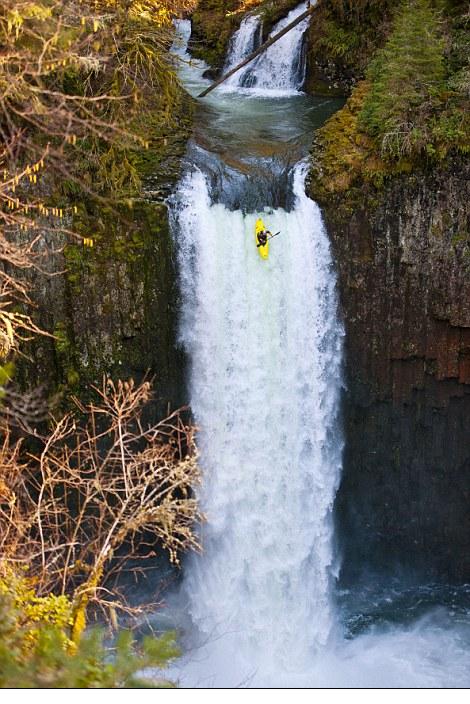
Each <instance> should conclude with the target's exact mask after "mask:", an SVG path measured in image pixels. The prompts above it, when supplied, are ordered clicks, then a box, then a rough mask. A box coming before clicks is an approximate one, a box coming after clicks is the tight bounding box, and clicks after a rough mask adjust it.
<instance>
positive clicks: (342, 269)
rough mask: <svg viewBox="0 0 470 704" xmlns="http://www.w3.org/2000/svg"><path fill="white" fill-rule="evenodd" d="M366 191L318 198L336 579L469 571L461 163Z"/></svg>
mask: <svg viewBox="0 0 470 704" xmlns="http://www.w3.org/2000/svg"><path fill="white" fill-rule="evenodd" d="M313 195H314V196H315V194H313ZM364 200H366V199H364ZM368 202H369V205H368V206H367V207H364V208H363V209H353V212H352V213H350V214H349V215H347V214H346V213H345V212H344V211H342V214H341V211H340V210H338V208H337V205H338V204H337V203H336V204H332V203H323V204H322V205H323V208H324V214H325V218H326V221H327V226H328V230H329V232H330V235H331V237H332V243H333V248H334V251H335V256H336V262H337V266H338V271H339V285H340V292H341V300H342V308H343V314H344V318H345V325H346V331H347V339H346V365H347V366H346V373H347V391H346V394H345V411H344V422H345V433H346V452H345V463H344V475H343V481H342V485H341V488H340V491H339V495H338V499H337V521H338V524H339V534H340V536H341V541H342V547H343V578H344V579H345V580H346V581H348V580H350V579H353V578H354V577H355V576H357V574H358V572H359V571H361V570H362V569H364V568H367V567H373V568H377V569H380V570H381V571H382V570H384V569H385V570H390V571H391V572H392V573H393V571H394V570H396V568H397V565H402V566H405V567H407V568H410V569H412V570H415V571H417V572H419V573H420V574H422V573H424V574H425V576H426V577H428V578H429V579H439V578H442V579H450V580H468V579H469V578H470V239H469V227H468V226H469V222H468V216H469V206H468V204H469V202H470V187H469V181H468V166H467V169H465V168H464V166H463V165H462V164H461V163H454V165H453V167H451V168H449V169H448V170H440V171H438V170H436V171H435V172H434V173H433V174H431V175H412V176H408V177H404V178H402V179H395V180H394V181H393V182H392V183H391V185H390V186H388V187H387V188H386V189H384V191H383V192H382V193H381V194H380V195H379V197H378V198H377V199H376V202H375V203H371V200H370V199H369V201H368Z"/></svg>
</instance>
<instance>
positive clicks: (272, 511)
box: [160, 4, 470, 687]
mask: <svg viewBox="0 0 470 704" xmlns="http://www.w3.org/2000/svg"><path fill="white" fill-rule="evenodd" d="M304 9H305V4H302V5H300V6H299V7H298V8H297V9H296V10H294V11H293V12H292V13H290V16H289V17H288V18H287V19H285V20H283V21H281V23H280V24H279V25H278V26H277V27H276V28H275V29H274V31H279V29H281V28H282V27H283V26H285V23H287V22H289V21H291V20H292V19H293V18H294V17H295V16H296V15H298V14H299V13H300V12H302V11H303V10H304ZM308 21H309V20H306V21H304V22H303V23H302V24H301V25H299V27H298V28H297V29H296V30H295V31H294V32H292V33H289V34H288V35H286V37H284V39H283V40H281V41H280V42H279V43H278V44H276V45H274V46H273V47H271V49H270V50H269V51H268V52H267V53H266V54H265V55H262V56H261V57H260V58H259V59H258V60H257V61H255V62H254V63H253V64H252V65H250V66H249V67H248V68H247V69H245V70H244V71H243V72H240V73H239V74H236V75H235V76H234V77H233V78H232V79H231V80H230V82H229V83H228V84H227V85H225V86H223V87H221V88H219V89H217V90H216V91H214V92H212V93H211V94H210V96H209V97H208V98H206V99H204V101H199V104H198V109H197V114H196V128H195V133H194V137H193V139H192V140H191V143H190V145H189V147H188V153H187V164H186V169H185V173H184V176H183V178H182V180H181V182H180V184H179V186H178V188H177V190H176V192H175V194H174V195H173V196H172V198H171V200H170V210H171V217H172V227H173V233H174V237H175V247H176V251H177V256H178V264H179V277H180V290H181V300H182V305H181V317H180V342H181V344H182V345H183V346H184V348H185V349H186V352H187V355H188V359H189V365H190V371H189V379H188V386H189V389H190V397H191V399H190V400H191V407H192V410H193V414H194V418H195V421H196V424H197V425H198V427H199V428H200V430H199V433H198V446H199V450H200V455H201V467H202V469H203V475H204V479H203V485H202V488H201V489H200V490H199V499H200V502H201V504H202V508H203V510H204V512H205V514H206V516H207V522H206V523H205V525H204V526H203V527H202V529H201V541H202V545H203V553H202V555H195V556H190V557H189V558H188V559H187V560H186V562H185V565H184V577H183V580H182V585H181V587H180V588H179V589H178V590H177V592H175V593H173V594H169V595H168V598H167V609H166V611H165V612H164V613H163V615H161V616H160V623H162V624H163V623H166V622H167V621H169V622H171V623H172V624H173V625H174V626H176V628H177V629H178V630H179V632H180V635H181V643H182V648H183V650H184V653H185V654H184V656H183V658H182V659H181V660H180V661H179V662H178V663H177V664H176V665H175V667H173V668H172V669H171V671H170V672H169V676H170V677H173V678H174V679H176V680H178V681H179V682H180V684H181V685H182V686H201V687H202V686H224V687H231V686H232V687H234V686H264V687H274V686H281V687H289V686H307V687H315V686H327V687H328V686H343V687H353V686H408V687H409V686H457V685H467V686H468V685H469V684H470V673H469V668H468V664H469V652H470V629H469V623H468V610H466V609H465V608H463V607H461V604H462V603H465V600H467V603H468V591H465V590H464V591H463V592H461V593H460V592H459V593H457V592H456V593H455V598H453V600H452V599H451V603H447V604H446V605H445V606H442V599H441V600H439V599H437V601H436V600H435V599H434V597H433V598H431V599H430V602H429V600H428V602H429V603H428V604H427V608H425V609H424V610H420V609H419V608H415V606H416V604H417V602H418V603H422V594H421V599H418V596H417V594H418V592H417V591H416V590H413V589H411V590H409V591H408V592H407V595H408V596H407V597H406V596H405V597H404V596H403V595H404V592H403V590H398V591H397V590H396V589H395V587H394V585H386V587H383V585H382V586H381V587H380V589H379V587H378V586H377V587H376V588H375V589H374V588H373V585H368V588H369V591H368V588H366V587H364V588H361V589H357V590H356V591H354V592H350V591H343V592H341V591H340V590H339V589H338V586H337V577H338V571H339V565H340V559H341V555H340V551H339V550H338V547H337V544H338V542H339V541H338V540H337V536H336V535H335V528H334V513H333V512H334V500H335V494H336V491H337V488H338V486H339V482H340V479H341V464H342V452H343V437H342V429H341V393H342V387H343V377H342V364H343V355H344V349H343V347H344V344H343V343H344V332H343V326H342V323H341V316H340V311H339V306H338V299H337V290H336V275H335V266H334V262H333V260H332V254H331V250H330V244H329V240H328V234H327V232H326V231H325V227H324V225H323V221H322V217H321V212H320V210H319V208H318V206H317V205H316V204H315V203H314V202H313V201H312V200H310V199H309V198H308V197H307V195H306V193H305V185H304V184H305V178H306V175H307V157H308V152H309V149H310V146H311V141H312V135H313V133H314V131H315V129H317V128H318V127H319V126H321V125H322V124H323V123H324V121H325V120H326V119H327V118H328V117H329V116H330V115H331V114H333V112H334V111H335V110H337V109H338V108H339V107H340V105H341V104H342V102H341V101H340V100H338V99H325V98H314V97H311V96H307V95H304V94H303V93H302V92H301V90H300V89H301V87H302V82H303V80H304V77H305V64H304V57H303V42H302V39H303V34H304V32H305V30H306V28H307V25H308ZM179 32H180V34H181V45H180V46H179V47H178V48H177V49H176V52H177V53H178V55H179V57H180V59H181V66H180V73H181V77H182V80H183V82H184V84H185V86H186V88H187V90H188V91H189V92H190V93H191V94H192V95H193V96H197V95H198V93H199V92H200V91H201V90H202V89H203V88H204V87H206V86H207V85H208V82H207V81H206V80H205V79H204V78H203V73H204V68H205V67H204V65H203V64H201V63H200V62H197V61H193V60H191V58H190V56H189V55H188V54H187V50H186V43H187V40H188V38H189V33H190V23H189V22H187V21H183V22H180V23H179ZM260 35H261V33H260V25H259V20H258V19H257V18H256V17H250V18H248V19H247V20H246V21H245V22H244V23H243V24H242V26H241V28H240V30H239V32H238V33H237V34H236V35H235V36H234V37H233V38H232V42H231V45H230V49H229V54H228V56H227V60H226V68H230V67H232V66H233V65H235V64H236V63H237V62H238V61H239V60H240V59H241V58H243V57H244V56H245V55H246V54H247V53H249V52H250V51H252V50H253V48H254V47H255V46H257V44H258V43H259V41H260ZM258 217H262V218H263V219H264V221H265V222H266V225H267V226H268V227H269V229H270V230H271V232H273V233H277V232H279V233H280V234H279V236H277V238H276V239H274V240H273V241H272V242H271V243H270V256H269V259H268V260H267V261H264V260H262V259H261V258H260V257H259V254H258V251H257V249H256V246H255V238H254V226H255V222H256V219H257V218H258ZM394 589H395V591H394ZM433 594H435V592H433ZM397 595H399V596H397ZM400 599H401V601H400ZM407 599H408V600H407ZM425 601H426V600H425ZM444 601H445V599H444ZM397 604H398V606H397ZM374 605H375V608H374ZM387 609H388V613H389V617H387V616H385V617H384V614H386V613H387ZM390 614H393V616H390ZM407 614H408V618H406V615H407ZM165 619H166V620H167V621H165Z"/></svg>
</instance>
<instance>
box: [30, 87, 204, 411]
mask: <svg viewBox="0 0 470 704" xmlns="http://www.w3.org/2000/svg"><path fill="white" fill-rule="evenodd" d="M177 107H178V110H179V115H178V116H177V122H178V124H179V127H177V128H175V129H172V131H171V134H170V135H169V136H168V138H167V139H165V141H164V143H163V144H162V146H160V148H159V149H158V151H152V148H151V149H149V151H148V152H145V154H144V155H143V157H142V159H143V161H142V163H141V164H140V167H139V168H140V170H141V175H142V178H143V185H144V187H143V190H142V192H141V193H140V195H138V196H137V197H135V198H134V199H133V202H132V204H131V205H130V207H129V206H127V205H126V204H125V203H123V204H122V205H120V206H115V207H105V206H101V205H100V206H98V205H95V206H93V205H92V204H88V205H87V214H86V222H85V223H84V222H83V221H81V222H80V218H78V219H77V221H74V222H70V223H68V227H69V228H70V229H74V230H76V231H77V230H78V232H81V231H83V232H85V233H87V234H88V236H89V237H91V238H92V239H93V247H86V246H84V245H83V244H82V242H81V241H80V240H78V239H76V240H74V239H72V240H70V239H69V240H65V238H64V241H63V242H62V245H63V248H62V250H61V251H60V252H58V253H57V254H56V255H55V256H49V257H48V258H47V264H48V267H49V268H50V270H51V271H54V272H61V273H59V274H57V273H56V275H55V276H52V277H50V276H42V275H35V277H34V282H33V285H34V300H35V303H36V315H35V317H36V320H37V322H38V323H39V325H40V326H41V327H42V328H43V329H45V330H47V331H49V332H50V333H52V334H53V335H54V339H51V338H41V337H39V338H38V337H37V338H35V340H34V342H33V343H31V344H30V346H29V348H28V349H27V350H26V351H27V353H28V356H29V359H30V363H23V364H21V365H20V369H19V371H18V375H17V376H18V379H19V380H20V381H21V382H22V383H23V384H24V385H25V386H31V385H36V384H37V383H38V380H39V381H40V383H41V384H42V385H44V386H45V387H46V388H47V389H48V391H49V392H50V393H56V392H57V391H59V392H63V394H62V395H63V397H64V399H66V398H67V397H69V395H70V393H74V394H75V395H77V396H79V397H80V398H81V399H86V397H87V394H88V393H89V391H88V390H89V387H90V385H97V386H100V385H101V383H102V378H103V375H104V374H110V375H111V376H113V377H114V378H121V379H128V378H130V377H133V378H134V379H135V380H137V381H139V380H141V379H142V378H144V377H148V378H150V379H154V390H155V394H156V398H155V403H154V404H153V408H152V412H153V414H154V415H155V418H153V420H156V419H157V418H159V417H161V415H162V414H163V413H165V412H166V410H167V408H168V406H169V405H170V406H171V407H172V408H175V407H176V406H179V405H182V404H183V403H185V402H186V401H187V398H186V397H185V374H184V357H183V353H182V352H181V351H180V350H179V348H178V344H177V330H176V326H177V310H178V295H179V294H178V286H177V275H176V270H175V266H176V265H175V257H174V251H173V249H174V244H173V241H172V236H171V233H170V227H169V217H168V209H167V206H166V204H165V199H166V197H167V196H168V194H169V193H170V192H171V191H172V190H173V188H174V186H175V183H176V181H177V180H178V178H179V176H180V173H181V165H182V158H183V156H184V154H185V151H186V144H187V140H188V137H189V134H190V132H191V128H192V104H191V101H190V98H189V96H184V94H183V93H182V94H181V102H180V104H179V106H177ZM161 141H162V140H160V142H161ZM116 208H117V209H116ZM86 226H89V228H90V231H87V229H86ZM44 244H46V243H44ZM50 244H51V245H52V242H51V243H50ZM54 245H55V247H57V241H55V242H54Z"/></svg>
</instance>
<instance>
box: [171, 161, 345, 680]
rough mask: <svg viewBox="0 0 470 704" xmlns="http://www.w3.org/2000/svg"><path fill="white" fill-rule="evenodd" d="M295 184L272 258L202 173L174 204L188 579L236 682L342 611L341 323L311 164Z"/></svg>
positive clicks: (263, 671) (306, 644) (274, 663)
mask: <svg viewBox="0 0 470 704" xmlns="http://www.w3.org/2000/svg"><path fill="white" fill-rule="evenodd" d="M294 193H295V198H296V202H295V207H294V210H293V211H292V212H290V213H287V212H285V211H283V210H276V211H274V212H273V213H272V214H270V215H269V224H270V226H271V228H275V230H276V231H278V230H280V231H281V232H282V237H279V238H278V240H277V242H276V247H275V248H274V247H273V248H272V253H271V256H270V259H269V261H268V262H265V261H262V260H261V259H260V257H259V256H258V253H257V251H256V248H255V246H254V234H253V233H254V225H255V219H256V216H255V215H247V216H244V215H243V214H242V213H241V212H240V211H236V212H230V211H229V210H227V209H226V208H225V206H223V205H220V204H215V205H213V204H211V201H210V197H209V193H208V188H207V183H206V179H205V177H204V175H203V174H202V173H201V172H200V171H199V170H196V171H194V172H193V173H192V174H191V175H188V176H187V177H186V178H185V179H184V181H183V182H182V184H181V186H180V189H179V193H178V197H177V203H176V206H175V214H176V218H177V232H178V237H177V245H178V252H179V263H180V271H181V282H182V292H183V297H184V319H183V323H182V338H183V341H184V344H185V346H186V348H187V350H188V351H189V353H190V356H191V362H192V371H191V404H192V408H193V411H194V415H195V418H196V422H197V424H198V425H199V426H200V427H201V433H200V435H199V447H200V449H201V463H202V466H203V468H204V488H203V491H202V493H201V496H200V499H201V502H202V506H203V508H204V510H205V512H206V513H207V517H208V523H207V526H206V527H205V530H204V535H203V543H204V556H203V557H202V558H195V559H194V560H192V561H191V563H190V564H189V565H188V566H187V574H188V576H187V579H186V589H187V593H188V595H189V598H190V612H191V616H192V621H193V623H194V624H195V625H196V626H197V627H198V629H199V631H200V633H201V634H202V636H203V637H204V638H205V639H206V638H209V639H213V638H217V639H218V640H217V643H216V644H215V650H216V651H217V652H218V656H219V658H220V657H221V654H222V653H224V654H225V662H224V666H223V670H222V671H221V673H220V674H221V677H222V678H223V680H222V681H224V682H225V683H227V680H228V678H230V677H232V684H237V682H238V681H240V680H241V679H243V677H244V676H246V675H247V674H249V673H250V672H251V671H252V670H253V669H254V668H256V669H258V670H259V677H261V678H263V677H266V678H267V680H268V681H272V677H273V674H274V673H276V672H278V671H279V668H281V669H282V670H283V671H289V670H294V669H296V668H300V669H301V670H303V669H304V668H305V666H306V664H307V662H311V661H312V657H313V654H314V653H315V651H316V650H317V649H318V647H319V646H321V645H324V644H325V642H326V640H327V638H328V635H329V633H330V629H331V623H332V617H331V609H330V594H329V579H330V571H331V569H332V561H333V557H332V545H331V539H332V526H331V511H332V505H333V500H334V496H335V491H336V488H337V484H338V480H339V474H340V465H341V433H340V432H339V429H338V427H337V413H338V397H339V389H340V384H341V371H340V369H341V339H342V331H341V326H340V324H339V323H338V320H337V310H336V306H337V302H336V295H335V276H334V273H333V270H332V263H331V256H330V250H329V243H328V238H327V236H326V233H325V231H324V228H323V225H322V221H321V216H320V212H319V209H318V208H317V206H316V205H315V203H313V201H311V200H310V199H309V198H308V197H307V196H306V195H305V189H304V168H303V167H302V166H299V167H297V169H296V172H295V177H294ZM236 653H239V654H240V658H239V661H238V662H237V663H236V664H235V662H234V658H235V654H236ZM257 681H258V680H257Z"/></svg>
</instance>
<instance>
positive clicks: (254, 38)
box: [224, 15, 262, 87]
mask: <svg viewBox="0 0 470 704" xmlns="http://www.w3.org/2000/svg"><path fill="white" fill-rule="evenodd" d="M261 29H262V23H261V18H260V17H259V16H257V15H248V16H247V17H245V18H244V19H243V20H242V23H241V25H240V29H238V30H237V31H236V32H235V34H234V35H233V36H232V38H231V40H230V45H229V49H228V53H227V60H226V62H225V66H224V73H228V71H230V70H231V69H232V68H235V66H237V65H238V64H239V63H240V62H241V61H243V59H245V58H246V57H247V56H248V55H249V54H251V53H252V52H253V51H254V50H255V49H256V47H257V45H258V44H259V43H260V41H261ZM238 85H240V74H239V73H235V74H234V75H233V76H231V77H230V78H228V79H227V81H226V83H225V86H226V87H228V86H232V87H233V86H238Z"/></svg>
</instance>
